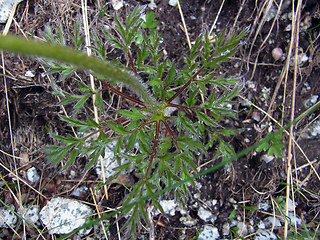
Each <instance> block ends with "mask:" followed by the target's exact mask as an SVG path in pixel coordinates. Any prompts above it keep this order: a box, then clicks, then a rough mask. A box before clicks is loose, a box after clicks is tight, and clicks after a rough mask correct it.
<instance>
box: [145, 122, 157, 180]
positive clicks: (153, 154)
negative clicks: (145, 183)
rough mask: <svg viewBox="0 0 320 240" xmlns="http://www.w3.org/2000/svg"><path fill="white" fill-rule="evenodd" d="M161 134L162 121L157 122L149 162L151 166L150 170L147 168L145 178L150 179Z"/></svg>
mask: <svg viewBox="0 0 320 240" xmlns="http://www.w3.org/2000/svg"><path fill="white" fill-rule="evenodd" d="M159 132H160V121H156V134H155V136H154V142H153V148H152V153H151V155H150V161H149V165H148V168H147V171H146V175H145V178H147V177H148V173H149V171H150V169H151V165H152V162H153V159H154V157H155V155H156V153H157V145H158V139H159Z"/></svg>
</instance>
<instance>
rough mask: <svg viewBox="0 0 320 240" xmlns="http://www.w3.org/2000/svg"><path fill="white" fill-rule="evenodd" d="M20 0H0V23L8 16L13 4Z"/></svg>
mask: <svg viewBox="0 0 320 240" xmlns="http://www.w3.org/2000/svg"><path fill="white" fill-rule="evenodd" d="M21 1H22V0H3V1H1V2H0V23H5V22H6V21H7V19H8V18H9V16H10V13H11V11H12V7H13V5H14V4H18V3H19V2H21Z"/></svg>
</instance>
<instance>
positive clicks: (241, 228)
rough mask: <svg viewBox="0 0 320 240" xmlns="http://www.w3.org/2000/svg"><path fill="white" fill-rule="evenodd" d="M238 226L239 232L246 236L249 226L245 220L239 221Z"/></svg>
mask: <svg viewBox="0 0 320 240" xmlns="http://www.w3.org/2000/svg"><path fill="white" fill-rule="evenodd" d="M237 228H238V229H239V230H238V231H237V233H238V234H239V235H240V236H241V237H244V236H246V235H247V234H248V227H247V225H246V224H245V223H244V222H238V224H237Z"/></svg>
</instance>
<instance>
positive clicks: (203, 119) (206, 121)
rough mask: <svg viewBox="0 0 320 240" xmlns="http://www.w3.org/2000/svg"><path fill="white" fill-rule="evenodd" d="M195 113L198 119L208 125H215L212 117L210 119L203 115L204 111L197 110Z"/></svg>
mask: <svg viewBox="0 0 320 240" xmlns="http://www.w3.org/2000/svg"><path fill="white" fill-rule="evenodd" d="M196 113H197V116H198V118H199V120H200V121H203V122H204V123H205V124H207V125H208V126H216V124H215V122H214V121H213V120H212V119H210V118H209V117H208V116H207V115H205V114H204V113H202V112H199V111H196Z"/></svg>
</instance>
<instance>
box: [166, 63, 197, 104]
mask: <svg viewBox="0 0 320 240" xmlns="http://www.w3.org/2000/svg"><path fill="white" fill-rule="evenodd" d="M202 70H203V67H201V68H200V69H199V70H198V71H197V72H196V73H195V74H193V76H192V77H191V78H190V79H189V80H188V82H186V83H185V84H184V85H183V86H182V88H180V89H179V91H178V92H176V93H175V94H174V95H173V96H172V97H171V98H169V99H168V100H167V101H166V102H167V103H171V102H172V101H173V100H174V99H175V98H176V97H178V96H179V95H180V94H181V93H182V92H183V91H184V90H185V89H186V88H187V87H188V86H189V85H190V84H191V83H192V82H193V81H194V79H195V78H196V77H197V76H198V75H199V73H200V72H201V71H202Z"/></svg>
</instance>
